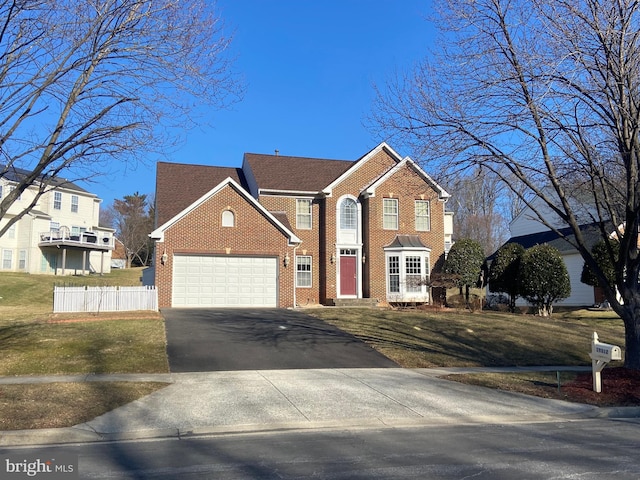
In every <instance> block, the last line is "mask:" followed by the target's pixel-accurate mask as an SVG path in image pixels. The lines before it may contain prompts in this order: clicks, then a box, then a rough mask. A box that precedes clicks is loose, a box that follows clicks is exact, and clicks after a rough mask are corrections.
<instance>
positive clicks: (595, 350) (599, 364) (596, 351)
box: [589, 332, 622, 393]
mask: <svg viewBox="0 0 640 480" xmlns="http://www.w3.org/2000/svg"><path fill="white" fill-rule="evenodd" d="M589 356H590V357H591V368H592V370H593V391H594V392H597V393H600V392H601V391H602V381H601V379H600V372H602V369H603V368H604V367H605V366H606V365H607V363H609V362H610V361H611V360H622V351H621V350H620V347H618V346H617V345H610V344H608V343H601V342H600V341H599V340H598V334H597V333H596V332H593V341H592V342H591V353H590V354H589Z"/></svg>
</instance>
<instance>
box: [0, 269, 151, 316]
mask: <svg viewBox="0 0 640 480" xmlns="http://www.w3.org/2000/svg"><path fill="white" fill-rule="evenodd" d="M141 275H142V269H141V268H128V269H120V270H115V269H114V270H112V271H111V273H109V274H106V275H84V276H72V275H69V276H56V275H30V274H25V273H13V272H3V273H1V274H0V325H2V323H3V322H7V321H16V320H18V321H39V320H41V319H43V318H46V317H47V315H48V314H50V313H51V311H52V308H53V287H54V285H77V286H84V285H90V286H102V285H104V286H135V285H140V284H141V281H140V277H141Z"/></svg>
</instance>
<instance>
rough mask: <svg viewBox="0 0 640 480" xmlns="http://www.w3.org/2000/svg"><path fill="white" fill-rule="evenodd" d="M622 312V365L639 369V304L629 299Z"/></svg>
mask: <svg viewBox="0 0 640 480" xmlns="http://www.w3.org/2000/svg"><path fill="white" fill-rule="evenodd" d="M631 302H632V303H631V304H629V305H625V308H624V309H623V312H622V315H621V317H622V321H623V322H624V335H625V352H624V366H625V367H626V368H629V369H632V370H640V304H639V303H638V302H637V301H633V300H631Z"/></svg>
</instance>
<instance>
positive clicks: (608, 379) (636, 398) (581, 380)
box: [561, 367, 640, 407]
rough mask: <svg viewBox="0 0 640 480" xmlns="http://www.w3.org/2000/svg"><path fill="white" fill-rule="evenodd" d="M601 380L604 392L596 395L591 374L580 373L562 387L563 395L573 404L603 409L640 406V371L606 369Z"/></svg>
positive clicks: (620, 368)
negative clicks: (583, 404) (597, 406)
mask: <svg viewBox="0 0 640 480" xmlns="http://www.w3.org/2000/svg"><path fill="white" fill-rule="evenodd" d="M601 379H602V392H600V393H596V392H594V391H593V378H592V375H591V372H583V373H579V374H578V375H577V377H576V378H575V379H574V380H572V381H570V382H567V383H565V384H563V385H562V388H561V391H562V394H563V396H565V397H566V398H567V400H570V401H572V402H579V403H587V404H590V405H599V406H601V407H630V406H640V371H638V370H629V369H626V368H622V367H616V368H605V369H604V370H603V371H602V373H601Z"/></svg>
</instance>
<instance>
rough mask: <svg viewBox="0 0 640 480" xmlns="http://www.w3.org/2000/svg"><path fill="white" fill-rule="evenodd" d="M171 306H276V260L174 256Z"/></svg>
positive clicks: (269, 258) (267, 258)
mask: <svg viewBox="0 0 640 480" xmlns="http://www.w3.org/2000/svg"><path fill="white" fill-rule="evenodd" d="M173 265H174V266H173V299H172V306H174V307H277V306H278V277H277V275H278V261H277V258H275V257H231V256H220V257H214V256H205V255H198V256H195V255H177V256H175V257H174V259H173Z"/></svg>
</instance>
